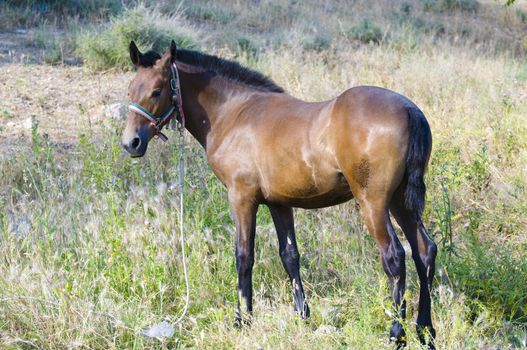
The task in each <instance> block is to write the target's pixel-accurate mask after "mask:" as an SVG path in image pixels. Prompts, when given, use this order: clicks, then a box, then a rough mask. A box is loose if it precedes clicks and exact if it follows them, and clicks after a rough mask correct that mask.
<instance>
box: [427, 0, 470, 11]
mask: <svg viewBox="0 0 527 350" xmlns="http://www.w3.org/2000/svg"><path fill="white" fill-rule="evenodd" d="M479 6H480V3H479V2H478V0H439V1H436V0H426V1H425V4H424V10H425V11H432V12H454V11H465V12H474V13H475V12H477V11H478V10H479Z"/></svg>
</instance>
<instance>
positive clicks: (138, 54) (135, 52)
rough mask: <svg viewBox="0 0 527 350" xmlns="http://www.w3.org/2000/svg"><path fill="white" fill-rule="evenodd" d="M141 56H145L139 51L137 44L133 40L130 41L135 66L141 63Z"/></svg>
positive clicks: (131, 55)
mask: <svg viewBox="0 0 527 350" xmlns="http://www.w3.org/2000/svg"><path fill="white" fill-rule="evenodd" d="M141 56H143V54H142V53H141V51H139V49H138V48H137V45H136V44H135V42H134V41H133V40H132V41H131V42H130V59H131V60H132V63H133V64H134V66H136V67H137V66H139V65H140V64H141Z"/></svg>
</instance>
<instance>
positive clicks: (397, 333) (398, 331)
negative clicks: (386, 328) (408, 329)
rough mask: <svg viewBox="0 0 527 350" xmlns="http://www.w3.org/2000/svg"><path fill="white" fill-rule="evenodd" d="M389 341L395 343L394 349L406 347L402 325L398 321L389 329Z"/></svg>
mask: <svg viewBox="0 0 527 350" xmlns="http://www.w3.org/2000/svg"><path fill="white" fill-rule="evenodd" d="M390 341H393V342H394V343H395V348H396V349H402V348H404V347H406V333H405V332H404V329H403V325H402V324H400V323H399V322H394V323H393V325H392V328H391V329H390Z"/></svg>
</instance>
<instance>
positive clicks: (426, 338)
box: [415, 324, 436, 350]
mask: <svg viewBox="0 0 527 350" xmlns="http://www.w3.org/2000/svg"><path fill="white" fill-rule="evenodd" d="M415 328H416V330H417V335H418V336H419V340H420V341H421V344H423V345H427V346H428V350H435V348H436V347H435V345H434V340H435V337H436V331H435V329H434V327H432V326H431V325H422V324H418V325H417V326H416V327H415Z"/></svg>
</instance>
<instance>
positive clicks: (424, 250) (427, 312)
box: [390, 188, 437, 349]
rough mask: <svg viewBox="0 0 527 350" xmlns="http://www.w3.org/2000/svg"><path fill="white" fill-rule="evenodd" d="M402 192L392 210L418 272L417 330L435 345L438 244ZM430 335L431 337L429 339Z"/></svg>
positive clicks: (429, 342)
mask: <svg viewBox="0 0 527 350" xmlns="http://www.w3.org/2000/svg"><path fill="white" fill-rule="evenodd" d="M403 193H404V190H403V189H402V188H401V189H398V190H397V192H396V193H395V195H394V198H393V200H392V203H391V206H390V211H391V213H392V215H393V216H394V218H395V220H396V221H397V223H398V224H399V226H400V227H401V229H402V230H403V232H404V235H405V236H406V239H407V240H408V242H409V243H410V247H411V248H412V258H413V260H414V263H415V267H416V269H417V274H418V276H419V284H420V289H419V309H418V315H417V326H416V327H417V333H418V335H419V339H420V341H421V343H423V344H428V348H429V349H434V348H435V347H434V338H435V334H436V333H435V330H434V328H433V326H432V315H431V295H430V291H431V288H432V282H433V279H434V273H435V259H436V255H437V246H436V244H435V243H434V241H433V240H432V239H431V238H430V237H429V236H428V234H427V232H426V229H425V227H424V225H423V224H422V222H421V218H420V217H419V215H418V214H417V213H414V212H412V211H410V210H408V209H407V208H406V206H405V202H404V195H403ZM427 338H429V339H428V340H427Z"/></svg>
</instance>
